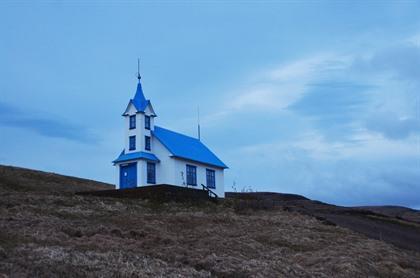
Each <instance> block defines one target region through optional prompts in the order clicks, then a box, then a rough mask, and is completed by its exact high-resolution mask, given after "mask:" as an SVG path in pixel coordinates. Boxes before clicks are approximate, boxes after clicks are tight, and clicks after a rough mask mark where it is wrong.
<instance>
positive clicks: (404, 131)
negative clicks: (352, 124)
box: [366, 113, 420, 139]
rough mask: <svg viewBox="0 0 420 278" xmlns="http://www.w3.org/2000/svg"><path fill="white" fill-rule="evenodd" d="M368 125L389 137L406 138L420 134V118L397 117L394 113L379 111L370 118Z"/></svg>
mask: <svg viewBox="0 0 420 278" xmlns="http://www.w3.org/2000/svg"><path fill="white" fill-rule="evenodd" d="M366 127H367V128H368V129H369V130H372V131H375V132H379V133H381V134H382V135H384V136H386V137H387V138H389V139H405V138H407V137H408V136H410V135H412V134H420V119H416V118H411V117H410V118H404V117H397V116H396V115H395V114H393V113H378V114H376V115H375V116H373V117H371V118H369V119H368V121H367V122H366Z"/></svg>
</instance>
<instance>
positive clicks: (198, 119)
mask: <svg viewBox="0 0 420 278" xmlns="http://www.w3.org/2000/svg"><path fill="white" fill-rule="evenodd" d="M197 124H198V140H200V141H201V130H200V106H199V105H197Z"/></svg>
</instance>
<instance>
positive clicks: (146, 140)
mask: <svg viewBox="0 0 420 278" xmlns="http://www.w3.org/2000/svg"><path fill="white" fill-rule="evenodd" d="M144 148H145V150H146V151H150V150H151V149H152V147H151V145H150V136H144Z"/></svg>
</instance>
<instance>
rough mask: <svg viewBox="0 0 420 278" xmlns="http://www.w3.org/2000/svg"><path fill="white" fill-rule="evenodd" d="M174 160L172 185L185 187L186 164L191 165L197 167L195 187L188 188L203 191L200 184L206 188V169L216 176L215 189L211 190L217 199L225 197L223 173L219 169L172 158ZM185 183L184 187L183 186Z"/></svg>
mask: <svg viewBox="0 0 420 278" xmlns="http://www.w3.org/2000/svg"><path fill="white" fill-rule="evenodd" d="M173 159H174V160H175V167H174V170H175V173H174V174H175V179H174V182H173V183H172V184H175V185H179V186H186V183H187V173H186V171H187V169H186V168H187V164H189V165H193V166H196V167H197V186H190V185H189V186H188V187H189V188H196V189H200V190H201V189H203V188H202V186H201V184H204V185H206V186H207V181H206V169H211V170H214V171H215V175H216V177H215V178H216V189H211V190H212V191H214V192H215V193H216V194H217V195H218V196H219V197H221V198H224V197H225V185H224V171H223V169H220V168H215V167H211V166H209V165H205V164H201V163H197V162H191V161H188V160H183V159H179V158H173ZM181 172H182V173H183V174H184V180H183V179H182V175H181ZM184 182H185V185H184V184H183V183H184Z"/></svg>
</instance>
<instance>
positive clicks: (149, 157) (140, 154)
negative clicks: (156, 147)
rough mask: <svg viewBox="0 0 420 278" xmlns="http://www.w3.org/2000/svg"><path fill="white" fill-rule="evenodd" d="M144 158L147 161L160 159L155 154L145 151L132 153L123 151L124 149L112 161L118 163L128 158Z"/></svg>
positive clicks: (128, 159)
mask: <svg viewBox="0 0 420 278" xmlns="http://www.w3.org/2000/svg"><path fill="white" fill-rule="evenodd" d="M139 159H144V160H148V161H153V162H159V161H160V160H159V159H158V158H157V157H156V155H154V154H152V153H146V152H134V153H127V154H126V153H125V150H124V151H122V152H121V154H120V155H119V156H118V158H117V159H115V160H114V161H112V163H114V164H116V163H120V162H126V161H130V160H139Z"/></svg>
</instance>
